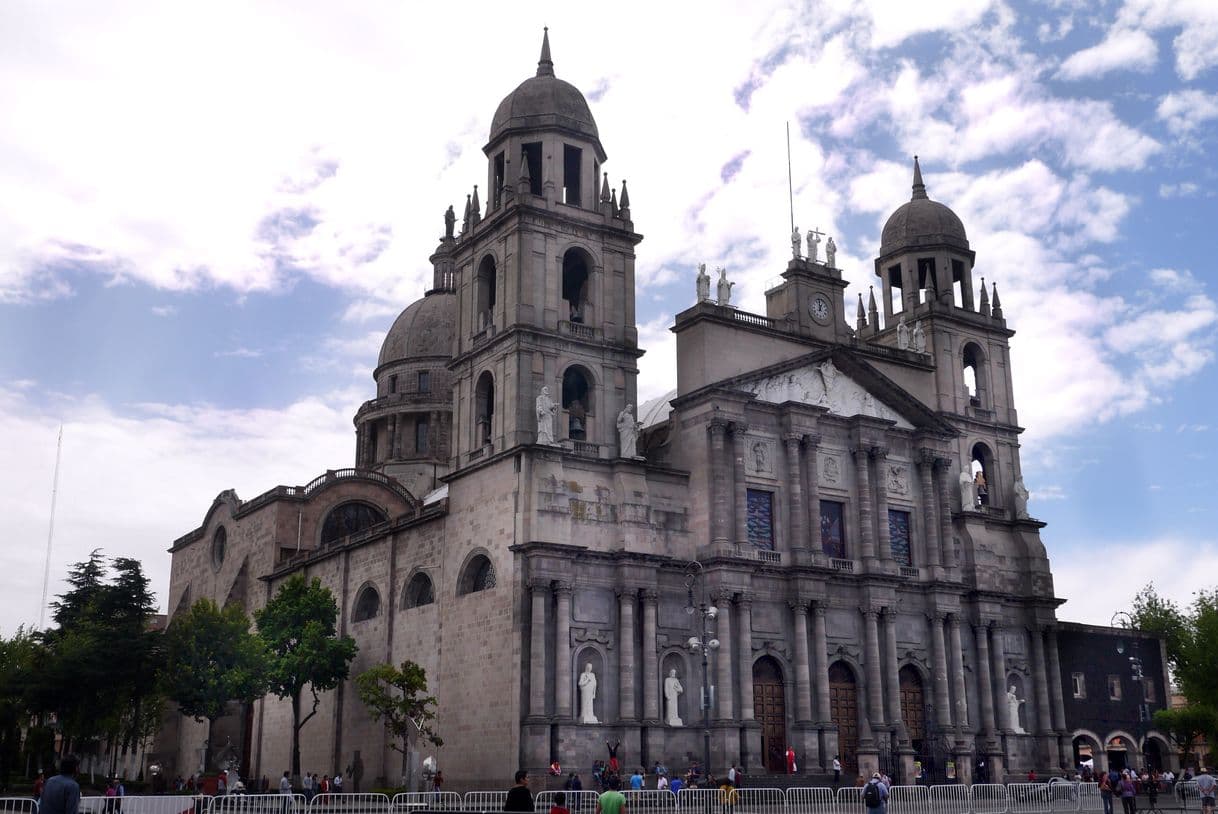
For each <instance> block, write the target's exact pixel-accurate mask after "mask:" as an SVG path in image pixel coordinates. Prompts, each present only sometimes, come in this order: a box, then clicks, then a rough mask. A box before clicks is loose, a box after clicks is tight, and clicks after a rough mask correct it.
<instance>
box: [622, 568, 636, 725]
mask: <svg viewBox="0 0 1218 814" xmlns="http://www.w3.org/2000/svg"><path fill="white" fill-rule="evenodd" d="M617 598H618V674H617V675H618V678H617V681H618V684H617V686H618V692H619V696H618V719H619V720H621V721H633V720H635V718H636V717H637V711H636V710H635V704H634V604H635V601H636V600H637V599H638V593H637V592H636V591H634V590H632V589H630V588H620V589H618V591H617Z"/></svg>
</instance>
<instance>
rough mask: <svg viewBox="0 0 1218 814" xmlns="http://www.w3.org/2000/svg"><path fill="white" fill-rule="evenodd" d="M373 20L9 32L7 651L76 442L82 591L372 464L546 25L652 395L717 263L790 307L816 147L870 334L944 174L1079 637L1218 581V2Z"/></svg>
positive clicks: (820, 186)
mask: <svg viewBox="0 0 1218 814" xmlns="http://www.w3.org/2000/svg"><path fill="white" fill-rule="evenodd" d="M349 5H350V7H348V8H343V9H341V10H340V9H339V8H338V7H336V6H333V4H324V3H293V4H290V5H289V4H276V3H260V4H256V5H252V4H225V3H220V4H208V5H207V6H206V7H192V8H188V9H187V8H183V7H177V6H173V7H171V6H165V5H164V4H152V3H147V4H140V3H96V4H89V5H88V6H83V7H82V6H80V5H74V4H66V3H33V2H29V3H23V2H15V3H6V4H4V6H3V7H2V8H0V110H4V111H5V118H6V121H5V126H4V127H3V128H2V129H0V449H2V450H3V451H4V453H5V459H6V461H7V463H8V466H7V467H5V468H4V471H3V473H2V474H0V479H2V482H0V510H2V511H3V514H4V516H5V517H6V518H7V519H8V521H9V533H8V535H7V540H8V543H7V544H6V545H5V546H4V547H2V548H0V631H3V632H9V631H11V630H12V629H13V628H14V627H15V626H16V625H17V624H20V623H23V622H30V621H37V616H38V605H39V598H40V593H41V572H42V562H43V554H44V552H45V546H46V538H47V522H48V514H49V508H50V490H51V481H52V469H53V465H54V457H55V434H56V431H57V429H58V427H59V425H60V423H61V422H62V423H63V424H64V425H65V430H64V453H63V466H62V470H61V480H60V490H59V504H58V509H57V516H56V533H55V547H54V552H53V555H52V566H51V567H52V574H53V577H54V579H53V581H52V586H51V593H52V594H54V593H56V592H58V591H59V590H61V587H60V583H59V581H58V580H59V577H61V576H62V574H63V572H64V571H65V570H66V567H67V565H68V564H69V563H71V562H74V561H78V560H80V559H82V558H83V557H85V556H86V555H87V553H88V551H89V550H91V549H92V548H94V547H98V546H100V547H102V548H104V549H105V550H106V551H107V553H109V554H112V555H118V554H123V555H129V556H138V557H141V558H142V559H143V560H144V562H145V564H146V567H147V569H148V571H149V573H150V574H151V575H152V576H153V579H154V585H155V587H157V588H158V589H163V588H164V587H165V585H166V582H167V578H168V564H169V559H168V555H167V554H165V553H164V552H165V548H166V547H167V546H168V545H169V543H170V542H171V541H172V539H173V538H174V537H176V536H178V535H180V534H182V533H184V532H185V531H188V530H189V529H191V528H193V527H194V526H195V525H196V524H197V523H198V522H199V521H200V520H201V518H202V516H203V513H204V511H205V510H206V508H207V507H208V505H210V502H211V500H212V498H213V497H214V496H215V495H216V494H217V493H218V492H219V491H221V490H222V489H225V488H230V487H231V488H235V489H236V490H237V491H238V493H239V494H240V495H241V496H242V497H243V498H249V497H252V496H254V495H256V494H258V493H259V492H261V491H263V490H265V489H267V488H270V487H272V486H274V485H276V484H279V483H289V484H293V483H305V482H307V481H308V480H310V479H311V478H312V477H313V476H315V475H316V474H318V473H320V472H321V471H322V470H324V469H326V468H333V467H339V466H346V465H349V464H350V463H351V461H352V459H353V449H354V443H353V429H352V426H351V416H352V414H353V412H354V410H355V408H356V407H357V406H358V405H359V403H360V402H361V401H362V400H364V399H365V398H367V397H368V396H369V395H370V394H371V393H372V382H371V375H370V374H371V369H372V367H373V365H374V364H375V360H376V353H377V350H378V349H379V345H380V341H381V339H382V337H383V335H384V332H385V330H386V329H387V328H388V326H389V325H390V324H391V322H392V321H393V318H394V316H396V314H397V313H398V312H399V311H400V310H401V309H402V308H404V307H405V306H406V305H407V304H409V303H410V302H411V301H413V300H414V299H416V298H417V297H419V296H420V295H421V294H422V292H423V290H424V288H425V286H426V284H427V283H428V282H429V280H430V268H429V265H428V263H427V257H428V255H429V254H430V251H431V250H432V248H434V245H435V242H436V239H437V237H438V236H439V234H441V232H440V230H441V228H442V213H443V210H444V208H445V207H446V206H448V205H449V204H450V203H451V204H456V205H457V208H458V210H459V209H460V204H461V201H462V200H463V197H464V195H465V194H467V193H468V192H470V191H471V190H472V187H473V185H474V184H477V183H485V177H486V172H485V158H484V157H483V156H482V154H481V146H482V145H483V144H484V143H485V139H486V135H487V133H488V130H489V124H490V117H491V114H492V113H493V112H494V109H495V106H496V105H497V103H498V101H499V100H500V99H501V98H502V97H503V96H504V95H506V94H507V93H508V92H509V91H511V90H512V88H513V87H515V85H516V84H517V83H518V82H520V81H522V80H523V79H525V78H526V77H528V76H529V75H531V74H532V72H533V70H534V67H535V63H536V58H537V50H538V45H539V40H540V28H541V26H542V25H543V24H547V25H549V26H550V28H551V35H552V45H553V54H554V61H555V66H556V71H557V73H558V75H559V76H560V77H562V78H564V79H567V80H568V81H571V82H572V83H574V84H575V85H576V86H577V87H579V88H581V89H583V90H584V92H585V93H586V94H587V95H588V97H589V99H590V101H591V103H592V110H593V113H594V115H595V116H596V118H597V122H598V124H599V127H600V132H601V137H602V140H603V142H604V144H605V147H606V149H607V151H608V153H609V155H610V161H609V162H607V163H606V165H605V169H606V170H607V171H608V172H609V174H610V178H611V180H612V182H613V183H614V184H615V185H619V184H620V181H621V179H622V178H626V179H628V180H629V184H630V194H631V203H632V210H633V214H634V217H635V223H636V226H637V228H639V230H640V231H641V232H643V233H644V235H645V236H646V239H645V241H644V242H643V243H642V244H641V245H640V247H639V250H638V283H639V287H638V292H637V296H638V316H639V324H640V337H641V343H642V344H644V346H645V347H646V348H647V349H648V354H647V355H646V356H645V357H644V359H643V361H642V363H641V367H642V373H641V376H640V382H639V390H640V394H641V396H642V397H646V396H650V395H658V394H659V393H661V392H663V391H664V390H665V389H666V387H667V385H666V382H667V381H669V380H671V373H670V371H671V367H672V363H673V341H672V336H671V334H670V333H669V332H668V327H669V326H670V325H671V322H672V316H673V314H675V313H676V312H677V311H679V310H681V309H683V308H685V307H686V306H688V305H689V304H690V302H692V300H693V275H694V273H695V269H696V266H697V264H698V263H699V262H705V263H707V264H708V265H711V266H716V265H724V266H726V267H727V268H728V270H729V275H730V276H731V278H732V279H734V280H736V281H737V283H738V285H737V288H736V294H737V299H738V300H739V302H740V304H741V307H743V308H746V309H748V310H754V311H762V310H764V305H763V295H762V292H763V290H764V287H765V283H766V281H768V280H772V279H773V278H775V277H777V276H778V274H779V273H780V272H781V270H782V268H783V267H784V265H785V259H786V255H787V252H789V243H788V238H787V235H788V231H789V226H788V223H789V221H788V218H789V215H788V212H787V200H788V198H787V189H786V185H787V162H786V147H785V125H786V123H787V122H790V123H791V132H792V165H793V167H794V175H795V210H796V211H795V216H796V221H797V223H798V224H799V225H800V227H801V228H802V229H807V228H809V227H813V226H816V227H819V228H821V229H823V230H824V231H826V232H828V233H829V234H832V235H834V237H835V240H836V242H837V244H838V246H839V252H838V261H839V262H838V265H840V266H842V267H843V268H844V269H845V271H846V275H847V277H848V279H849V280H850V281H851V283H852V286H851V289H850V290H849V291H848V293H847V296H848V297H849V300H850V302H853V300H854V297H855V294H856V292H857V291H858V290H859V286H863V287H864V288H863V290H864V291H865V286H867V285H869V284H871V283H873V282H875V279H874V276H873V274H872V272H871V268H872V259H873V258H874V256H875V253H876V250H877V249H878V244H879V232H880V227H881V226H882V224H883V222H884V220H885V218H886V217H887V215H888V214H889V213H890V212H891V211H892V210H893V209H895V208H896V207H897V206H899V205H900V204H901V203H903V202H904V201H906V200H908V197H909V184H910V161H911V156H912V155H913V154H914V153H917V154H919V155H920V156H921V158H922V167H923V171H924V175H925V178H926V183H927V186H928V189H929V193H930V195H931V197H932V198H934V199H936V200H940V201H943V202H944V203H947V204H948V205H949V206H951V207H952V208H953V209H954V210H955V211H956V212H957V213H958V214H959V215H960V216H961V218H962V219H963V221H964V224H965V227H966V229H967V230H968V233H969V238H970V240H971V242H972V246H973V248H974V249H975V250H976V252H977V266H976V271H975V273H976V276H977V277H982V276H984V277H985V278H986V280H987V281H996V282H997V283H998V286H999V291H1000V293H1001V296H1002V302H1003V305H1004V310H1005V312H1006V316H1007V320H1008V325H1010V326H1011V327H1013V328H1014V329H1015V330H1016V331H1017V334H1016V336H1015V337H1014V339H1013V340H1012V356H1013V367H1014V375H1015V388H1016V404H1017V406H1018V408H1019V413H1020V419H1021V423H1022V424H1023V425H1024V426H1025V427H1026V428H1027V432H1026V433H1025V434H1024V436H1023V446H1022V460H1023V469H1024V474H1025V480H1026V481H1027V483H1028V485H1029V487H1030V488H1031V490H1032V492H1033V498H1032V504H1031V510H1032V513H1033V514H1034V515H1035V516H1037V517H1039V518H1042V519H1044V520H1045V521H1047V522H1048V523H1049V525H1048V527H1047V528H1046V529H1045V531H1044V533H1043V535H1044V539H1045V541H1046V544H1047V547H1048V549H1049V552H1050V556H1051V557H1052V559H1053V565H1054V572H1055V575H1056V579H1057V587H1058V593H1059V595H1061V596H1063V597H1065V598H1067V599H1068V600H1069V601H1068V604H1067V605H1066V606H1065V607H1064V608H1063V609H1062V611H1061V616H1062V617H1063V618H1069V619H1077V620H1082V621H1089V622H1103V621H1106V620H1107V619H1108V618H1109V617H1110V616H1111V614H1112V612H1113V611H1114V610H1116V609H1117V608H1119V607H1123V606H1125V605H1126V604H1127V603H1128V600H1129V598H1130V597H1131V596H1132V595H1133V593H1134V592H1135V591H1136V590H1137V589H1138V588H1139V587H1141V585H1143V584H1144V583H1145V582H1147V581H1149V580H1152V579H1153V580H1155V582H1156V583H1157V584H1158V585H1159V586H1160V588H1161V589H1162V590H1163V591H1164V592H1166V593H1169V594H1174V595H1176V596H1178V597H1180V598H1183V599H1186V598H1187V596H1188V593H1189V592H1190V591H1192V590H1195V589H1197V588H1198V587H1212V586H1213V585H1214V582H1215V579H1214V578H1213V576H1212V574H1213V573H1215V571H1214V569H1215V567H1216V566H1218V538H1216V535H1215V533H1214V531H1213V529H1214V526H1215V520H1216V519H1218V518H1215V508H1214V500H1213V499H1212V497H1211V496H1212V495H1213V494H1214V492H1215V486H1216V482H1218V476H1216V475H1215V474H1214V466H1215V460H1214V456H1215V451H1216V445H1215V438H1216V437H1218V436H1216V433H1218V419H1216V418H1215V406H1214V405H1215V402H1216V401H1218V386H1216V385H1215V384H1214V380H1213V375H1212V374H1213V371H1214V361H1213V359H1214V353H1215V349H1216V348H1218V327H1216V326H1218V305H1216V304H1215V290H1214V289H1215V285H1216V281H1215V275H1214V272H1213V271H1212V250H1213V248H1214V247H1215V245H1216V244H1215V240H1214V224H1216V223H1218V204H1216V201H1215V193H1214V190H1215V189H1216V188H1218V178H1216V175H1218V165H1216V163H1215V161H1214V155H1215V147H1216V137H1215V135H1214V131H1215V129H1216V126H1218V6H1215V5H1214V4H1213V3H1208V2H1178V1H1177V2H1167V0H1124V2H1107V3H1095V2H1087V3H1084V2H1070V1H1069V0H1055V1H1054V2H1040V3H1035V2H1029V3H1004V2H986V1H985V0H976V1H975V2H973V1H971V0H970V2H963V0H942V1H941V2H936V3H934V4H930V5H927V4H910V3H907V2H906V3H886V2H879V0H873V1H872V2H868V1H866V0H854V1H853V2H845V1H844V0H843V2H825V3H784V2H750V3H748V4H744V3H740V4H733V3H725V2H711V3H706V4H702V5H700V6H699V12H698V13H697V14H690V13H688V12H687V10H685V9H683V8H682V7H680V6H679V5H678V4H672V7H671V8H667V7H663V6H660V7H657V6H656V4H641V3H631V2H626V3H619V4H615V5H614V7H613V13H612V14H604V15H598V16H588V15H587V12H585V11H582V10H581V6H580V4H569V3H537V4H525V5H524V6H514V7H512V9H511V10H510V11H509V10H507V9H506V8H505V7H503V6H501V5H495V4H479V3H474V4H473V5H472V6H470V8H469V11H468V13H463V15H462V16H463V18H464V19H465V20H479V21H480V24H479V25H478V26H477V27H476V28H473V27H470V26H466V25H461V24H459V23H455V22H454V21H453V20H452V19H450V16H449V15H447V14H446V13H444V12H443V10H429V11H419V10H416V9H414V8H410V7H407V5H406V4H395V3H376V2H367V3H359V4H349ZM483 199H484V200H485V196H484V198H483ZM1112 563H1120V564H1122V567H1120V568H1113V567H1111V565H1112ZM1097 574H1099V575H1101V579H1100V580H1099V581H1098V582H1097ZM1097 587H1099V588H1100V590H1096V588H1097Z"/></svg>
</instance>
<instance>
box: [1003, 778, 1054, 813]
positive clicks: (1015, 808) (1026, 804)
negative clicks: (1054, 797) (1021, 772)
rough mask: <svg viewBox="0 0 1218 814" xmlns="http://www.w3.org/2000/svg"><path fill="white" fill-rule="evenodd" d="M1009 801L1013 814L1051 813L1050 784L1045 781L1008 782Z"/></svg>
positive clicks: (1009, 808)
mask: <svg viewBox="0 0 1218 814" xmlns="http://www.w3.org/2000/svg"><path fill="white" fill-rule="evenodd" d="M1007 803H1008V806H1009V807H1008V808H1007V810H1008V811H1010V812H1011V814H1049V810H1050V809H1049V786H1048V785H1047V784H1045V783H1008V784H1007Z"/></svg>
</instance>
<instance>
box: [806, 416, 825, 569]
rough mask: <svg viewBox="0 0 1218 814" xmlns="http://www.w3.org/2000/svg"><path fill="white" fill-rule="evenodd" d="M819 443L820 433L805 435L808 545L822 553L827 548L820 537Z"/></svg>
mask: <svg viewBox="0 0 1218 814" xmlns="http://www.w3.org/2000/svg"><path fill="white" fill-rule="evenodd" d="M819 445H820V436H819V435H816V434H811V435H807V436H805V437H804V452H805V453H806V454H807V459H806V461H805V465H806V466H807V473H808V474H807V483H808V499H807V511H808V547H809V548H811V549H812V553H813V554H821V553H823V552H824V550H825V549H824V546H823V545H822V544H821V539H820V468H819V467H820V464H819V463H818V462H817V449H818V447H819Z"/></svg>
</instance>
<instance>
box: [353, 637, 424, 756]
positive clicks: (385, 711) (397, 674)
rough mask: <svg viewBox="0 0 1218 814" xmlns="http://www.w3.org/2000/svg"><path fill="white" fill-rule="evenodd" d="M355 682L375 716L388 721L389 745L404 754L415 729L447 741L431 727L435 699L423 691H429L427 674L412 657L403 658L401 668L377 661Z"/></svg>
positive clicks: (373, 716) (422, 735) (361, 698)
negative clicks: (405, 659) (399, 742)
mask: <svg viewBox="0 0 1218 814" xmlns="http://www.w3.org/2000/svg"><path fill="white" fill-rule="evenodd" d="M355 686H356V689H357V691H358V692H359V697H360V700H361V701H363V702H364V704H365V705H366V706H367V707H368V710H369V711H370V712H371V713H372V718H373V720H376V721H380V720H384V721H385V729H386V730H388V731H389V734H390V735H392V736H393V740H391V741H390V744H389V745H390V746H392V747H393V748H394V749H396V750H398V751H399V752H401V753H403V754H405V753H406V747H407V745H408V744H409V742H410V735H411V733H412V732H415V731H417V732H418V733H419V737H420V738H421V739H422V740H424V741H427V742H429V743H432V744H434V745H436V746H443V745H444V741H443V740H441V739H440V736H439V735H437V734H436V732H435V730H434V729H433V728H432V722H433V721H435V718H436V713H435V706H436V699H435V698H434V697H432V696H430V695H422V693H425V692H427V674H426V673H425V672H424V670H423V668H422V667H420V666H419V665H417V664H415V663H414V662H413V661H409V660H407V661H404V662H402V666H401V668H400V669H399V668H397V667H394V666H393V665H392V664H378V665H377V666H375V667H373V668H372V669H370V670H368V671H366V672H363V673H361V674H360V675H359V676H358V677H357V678H356V679H355ZM398 741H401V743H402V745H401V746H398Z"/></svg>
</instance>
